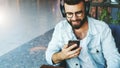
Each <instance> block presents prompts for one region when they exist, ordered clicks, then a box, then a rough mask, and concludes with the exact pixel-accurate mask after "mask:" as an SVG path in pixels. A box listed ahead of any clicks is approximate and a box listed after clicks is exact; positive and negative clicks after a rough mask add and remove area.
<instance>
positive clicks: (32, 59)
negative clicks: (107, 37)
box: [0, 0, 119, 68]
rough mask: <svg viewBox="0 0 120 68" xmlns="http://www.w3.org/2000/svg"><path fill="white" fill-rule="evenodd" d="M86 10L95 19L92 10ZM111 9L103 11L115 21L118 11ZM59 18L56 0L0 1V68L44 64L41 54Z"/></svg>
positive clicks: (34, 67)
mask: <svg viewBox="0 0 120 68" xmlns="http://www.w3.org/2000/svg"><path fill="white" fill-rule="evenodd" d="M93 1H95V0H93ZM98 1H99V2H102V1H103V0H98ZM90 8H91V10H90V14H91V16H92V17H94V18H96V7H90ZM114 9H115V10H113V8H110V7H108V8H107V11H108V13H110V15H111V16H112V17H113V18H116V15H117V12H118V10H119V9H118V8H114ZM101 11H102V9H101V8H99V12H98V15H100V13H102V12H101ZM62 19H64V18H63V17H62V16H61V12H60V9H59V0H0V68H39V67H40V66H41V65H42V64H47V63H46V61H45V58H44V57H45V56H44V53H45V50H46V48H47V44H48V42H49V40H50V39H51V36H52V32H53V28H54V26H55V25H56V24H57V23H58V22H59V21H60V20H62Z"/></svg>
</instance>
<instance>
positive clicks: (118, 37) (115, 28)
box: [109, 24, 120, 53]
mask: <svg viewBox="0 0 120 68" xmlns="http://www.w3.org/2000/svg"><path fill="white" fill-rule="evenodd" d="M109 27H110V28H111V30H112V35H113V37H114V39H115V43H116V47H117V48H118V51H119V53H120V25H113V24H109Z"/></svg>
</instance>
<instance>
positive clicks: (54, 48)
mask: <svg viewBox="0 0 120 68" xmlns="http://www.w3.org/2000/svg"><path fill="white" fill-rule="evenodd" d="M60 39H61V31H60V27H59V26H56V27H55V30H54V32H53V35H52V39H51V41H50V42H49V44H48V48H47V50H46V53H45V56H46V61H47V62H48V64H50V65H59V64H53V62H52V55H53V54H54V53H56V52H59V51H60V50H61V48H60V46H61V45H62V44H61V41H60Z"/></svg>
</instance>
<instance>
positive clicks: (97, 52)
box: [46, 0, 120, 68]
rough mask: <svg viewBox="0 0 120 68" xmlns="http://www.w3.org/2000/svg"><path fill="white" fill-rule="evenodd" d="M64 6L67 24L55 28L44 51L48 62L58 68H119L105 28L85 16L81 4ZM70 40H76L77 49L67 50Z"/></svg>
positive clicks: (73, 1) (72, 1)
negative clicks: (62, 66)
mask: <svg viewBox="0 0 120 68" xmlns="http://www.w3.org/2000/svg"><path fill="white" fill-rule="evenodd" d="M63 3H64V5H63V6H61V7H62V8H63V9H61V11H62V14H63V16H64V17H66V20H64V21H61V22H60V23H58V24H57V25H56V27H55V30H54V33H53V36H52V39H51V41H50V43H49V45H48V48H47V50H46V60H47V62H48V63H49V64H51V65H60V64H61V63H62V62H63V61H65V62H66V67H65V68H120V54H119V53H118V50H117V48H116V46H115V42H114V39H113V37H112V34H111V30H110V28H109V27H108V25H107V24H106V23H104V22H103V21H98V20H95V19H93V18H91V17H88V16H87V12H86V8H87V7H86V5H85V1H84V0H64V2H63ZM69 40H79V41H80V45H79V47H78V48H76V47H77V44H73V45H72V46H68V41H69ZM74 48H76V49H74ZM73 49H74V50H73Z"/></svg>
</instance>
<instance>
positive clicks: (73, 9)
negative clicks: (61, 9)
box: [64, 2, 85, 29]
mask: <svg viewBox="0 0 120 68" xmlns="http://www.w3.org/2000/svg"><path fill="white" fill-rule="evenodd" d="M64 6H65V13H66V18H67V20H68V22H69V23H70V25H71V26H72V27H73V29H78V28H80V27H81V24H82V23H84V22H85V21H84V19H85V7H84V3H83V2H80V3H79V4H76V5H68V4H66V3H65V5H64Z"/></svg>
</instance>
